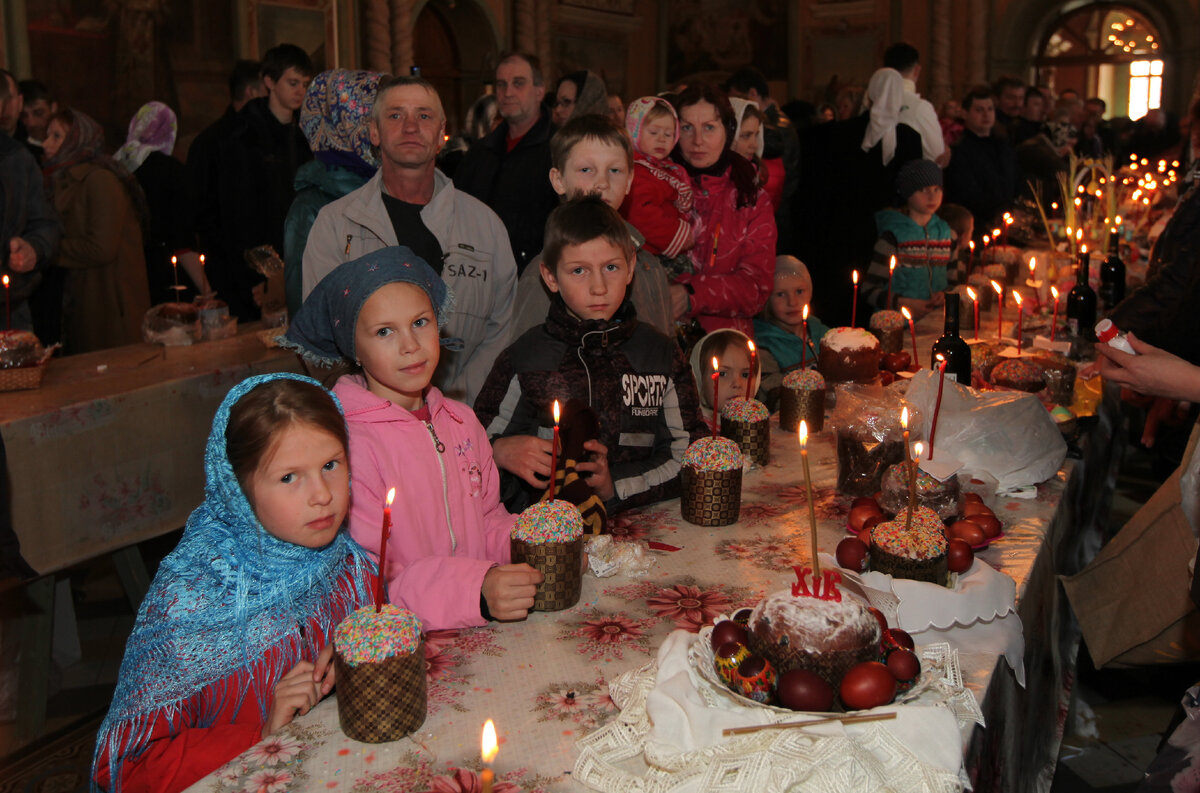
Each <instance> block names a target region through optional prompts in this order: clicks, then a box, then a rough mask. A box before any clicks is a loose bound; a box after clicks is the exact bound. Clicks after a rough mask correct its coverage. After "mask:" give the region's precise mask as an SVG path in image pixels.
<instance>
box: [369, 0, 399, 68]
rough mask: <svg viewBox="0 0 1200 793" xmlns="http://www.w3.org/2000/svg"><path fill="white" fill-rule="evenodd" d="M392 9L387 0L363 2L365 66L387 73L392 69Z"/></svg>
mask: <svg viewBox="0 0 1200 793" xmlns="http://www.w3.org/2000/svg"><path fill="white" fill-rule="evenodd" d="M391 19H392V11H391V9H390V8H389V7H388V0H366V2H364V3H363V28H364V33H365V34H366V41H367V68H368V69H370V70H371V71H375V72H383V73H387V72H390V71H391V70H392V22H391Z"/></svg>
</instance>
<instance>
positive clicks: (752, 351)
mask: <svg viewBox="0 0 1200 793" xmlns="http://www.w3.org/2000/svg"><path fill="white" fill-rule="evenodd" d="M746 346H747V347H749V348H750V357H751V358H753V357H754V350H755V349H757V348H756V347H755V346H754V342H752V341H750V340H748V339H747V341H746Z"/></svg>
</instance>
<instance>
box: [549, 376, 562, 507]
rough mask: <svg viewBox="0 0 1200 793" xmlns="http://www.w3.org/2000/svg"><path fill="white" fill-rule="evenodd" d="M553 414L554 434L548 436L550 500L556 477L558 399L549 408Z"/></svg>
mask: <svg viewBox="0 0 1200 793" xmlns="http://www.w3.org/2000/svg"><path fill="white" fill-rule="evenodd" d="M550 411H551V412H552V413H553V414H554V434H553V435H552V436H551V438H550V500H551V501H553V500H554V483H555V480H556V479H557V478H558V477H557V476H556V474H557V473H558V418H559V415H560V413H561V411H560V409H559V407H558V400H557V399H556V400H554V405H553V406H552V407H551V408H550Z"/></svg>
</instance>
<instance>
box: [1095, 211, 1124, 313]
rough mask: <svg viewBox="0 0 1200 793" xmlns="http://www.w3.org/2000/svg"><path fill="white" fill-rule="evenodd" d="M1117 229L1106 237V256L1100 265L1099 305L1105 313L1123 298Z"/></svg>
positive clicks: (1121, 264)
mask: <svg viewBox="0 0 1200 793" xmlns="http://www.w3.org/2000/svg"><path fill="white" fill-rule="evenodd" d="M1117 235H1118V233H1117V230H1116V229H1115V228H1114V229H1113V230H1112V232H1111V233H1110V234H1109V237H1108V256H1107V258H1105V260H1104V263H1103V264H1101V265H1100V305H1101V306H1103V307H1104V313H1105V314H1107V313H1109V312H1110V311H1112V310H1113V309H1114V308H1116V307H1117V304H1118V303H1120V302H1121V301H1122V300H1124V299H1125V262H1123V261H1121V251H1120V248H1119V247H1118V245H1119V243H1120V240H1119V239H1118V236H1117Z"/></svg>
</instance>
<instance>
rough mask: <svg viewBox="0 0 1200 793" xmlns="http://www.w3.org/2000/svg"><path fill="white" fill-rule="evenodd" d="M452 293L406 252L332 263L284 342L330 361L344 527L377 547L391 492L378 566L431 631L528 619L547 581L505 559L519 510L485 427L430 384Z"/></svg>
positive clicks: (395, 597) (392, 594)
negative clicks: (342, 431)
mask: <svg viewBox="0 0 1200 793" xmlns="http://www.w3.org/2000/svg"><path fill="white" fill-rule="evenodd" d="M452 304H453V297H452V296H451V294H450V290H449V289H447V288H446V285H445V283H444V282H443V281H442V279H441V277H440V276H438V275H437V274H436V273H435V272H434V271H433V270H432V269H431V268H430V267H429V266H428V265H427V264H426V263H425V262H424V261H423V260H422V259H421V258H420V257H418V256H416V255H415V254H414V253H413V252H412V251H410V250H409V249H408V248H404V247H391V248H382V249H380V250H378V251H375V252H373V253H368V254H367V255H365V256H362V257H361V258H358V259H355V260H353V261H350V262H346V263H345V264H342V265H340V266H339V267H337V268H336V269H335V270H333V271H332V272H331V273H330V274H329V275H327V276H325V278H323V279H322V280H321V282H320V283H319V284H317V286H316V288H315V289H314V290H313V291H312V292H311V293H310V294H309V296H308V299H307V300H305V301H304V304H303V305H302V306H301V307H300V310H299V311H298V312H297V313H296V316H295V318H294V319H293V321H292V324H291V327H290V328H289V330H288V332H287V336H286V337H285V339H284V341H285V344H286V345H287V346H289V347H292V348H294V349H296V350H298V351H299V352H301V353H302V354H303V355H304V356H305V357H306V358H308V359H310V360H312V361H314V362H316V363H320V364H325V365H328V364H330V363H337V364H340V366H339V367H338V368H337V369H335V371H334V376H337V375H339V374H340V375H341V376H340V377H339V378H338V380H337V385H336V386H334V389H333V391H334V393H335V394H337V396H338V398H339V399H341V401H342V405H343V407H344V408H345V411H346V423H347V425H348V427H349V430H350V468H351V472H352V478H351V502H350V535H351V536H352V537H353V538H354V539H355V540H357V541H358V542H359V543H360V544H361V545H362V546H363V547H364V548H366V549H367V550H368V551H370V552H371V553H374V554H376V555H378V552H379V547H380V546H379V540H380V534H381V532H380V526H381V523H382V521H383V510H384V504H385V500H386V498H387V492H388V490H389V489H391V488H393V487H394V488H395V489H396V496H395V500H394V502H393V504H392V530H391V535H390V538H389V540H388V546H387V557H386V560H387V561H386V570H385V571H384V574H385V576H386V580H387V586H388V594H389V598H390V601H391V602H392V603H396V604H399V605H403V606H405V607H406V608H408V609H410V610H411V611H413V612H415V613H416V615H417V616H418V617H420V618H421V624H422V626H423V627H424V629H425V630H442V629H449V628H463V627H469V626H473V625H482V624H484V623H485V622H486V621H487V620H488V619H497V620H514V619H523V618H524V617H525V616H526V615H527V613H528V610H529V608H530V607H532V606H533V597H534V593H535V590H536V586H537V584H539V583H541V580H542V576H541V574H540V573H538V572H537V571H536V570H534V569H533V568H532V567H530V566H529V565H526V564H518V565H514V564H509V558H510V557H509V547H510V546H509V537H510V533H511V531H512V526H513V521H514V518H513V516H512V515H510V514H509V513H508V511H507V510H506V509H505V508H504V506H503V505H502V504H501V503H500V477H499V474H498V473H497V470H496V465H495V462H494V461H493V460H492V448H491V446H490V445H489V444H488V439H487V434H486V433H485V432H484V430H483V427H482V426H481V425H480V424H479V420H478V419H477V418H475V414H474V413H473V412H472V411H471V409H470V408H469V407H467V406H466V405H464V404H462V403H461V402H455V401H454V400H452V399H447V398H446V397H445V396H443V395H442V392H441V391H439V390H438V389H437V388H436V387H434V386H432V385H430V380H431V378H432V377H433V373H434V370H435V369H436V368H437V363H438V358H439V351H440V347H441V346H451V345H454V344H455V343H458V344H461V342H460V341H459V340H457V339H444V338H439V335H438V329H439V328H440V327H441V326H443V325H444V324H445V321H446V319H447V315H448V314H449V312H450V307H451V305H452Z"/></svg>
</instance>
